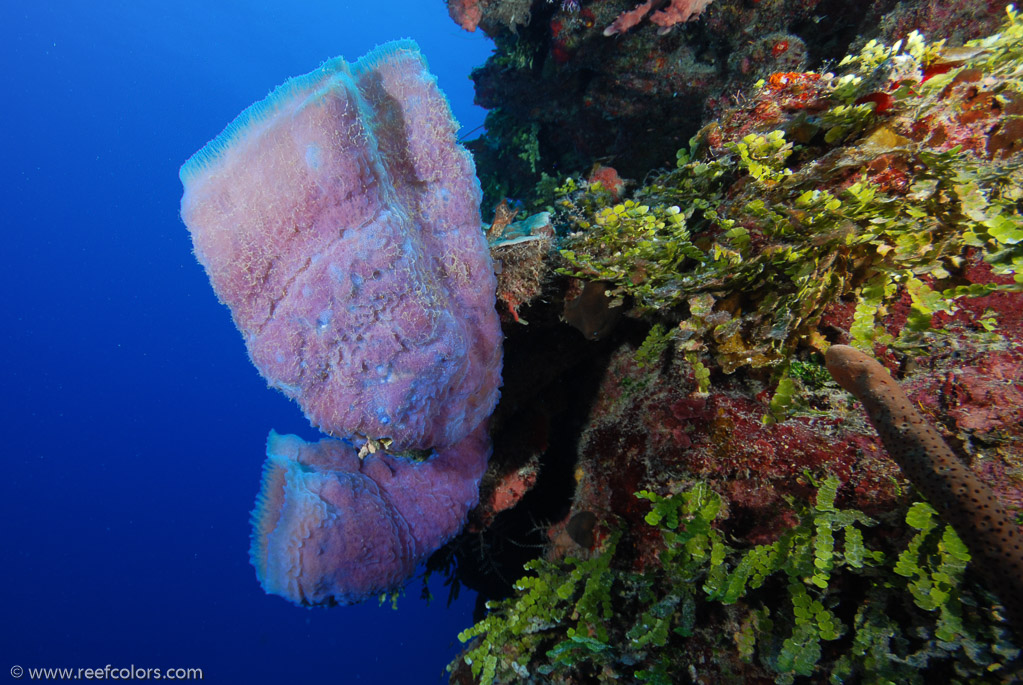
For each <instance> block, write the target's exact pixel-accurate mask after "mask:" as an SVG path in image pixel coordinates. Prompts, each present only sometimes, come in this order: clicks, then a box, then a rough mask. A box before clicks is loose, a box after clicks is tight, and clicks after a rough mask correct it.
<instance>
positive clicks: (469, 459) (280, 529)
mask: <svg viewBox="0 0 1023 685" xmlns="http://www.w3.org/2000/svg"><path fill="white" fill-rule="evenodd" d="M485 423H486V422H484V424H481V425H480V426H479V427H477V429H476V430H475V431H474V432H473V433H471V434H469V435H468V436H467V437H466V438H464V439H462V440H461V441H460V442H458V443H457V444H455V445H452V446H450V447H446V448H443V449H441V450H438V451H437V452H436V453H434V454H433V455H432V456H431V457H430V458H429V459H427V460H426V461H424V462H414V461H410V460H408V459H405V458H403V457H398V456H394V455H390V454H386V453H382V452H377V453H376V454H371V455H368V456H367V457H365V458H364V459H360V458H359V456H358V453H357V450H356V448H355V447H353V446H352V445H350V444H349V443H347V442H344V441H341V440H334V439H329V438H325V439H323V440H320V441H319V442H316V443H307V442H305V441H303V440H302V439H301V438H299V437H297V436H294V435H278V434H277V433H275V432H272V431H271V433H270V437H269V438H268V440H267V461H266V463H265V465H264V468H263V484H262V488H261V490H260V494H259V497H258V498H257V500H256V508H255V510H254V511H253V512H252V524H253V533H252V548H251V550H250V557H251V560H252V564H253V566H255V567H256V575H257V576H258V578H259V581H260V583H261V584H262V586H263V589H264V590H266V591H267V592H268V593H271V594H275V595H280V596H282V597H284V598H286V599H289V600H291V601H292V602H295V603H296V604H303V605H307V606H315V605H330V604H353V603H356V602H360V601H362V600H364V599H367V598H369V597H373V596H376V595H379V594H380V593H382V592H387V591H389V590H394V589H396V588H398V587H400V586H401V584H402V583H403V582H404V581H405V580H406V579H407V578H408V577H409V576H410V575H412V573H413V572H414V571H415V568H416V565H417V564H419V563H420V562H421V561H423V560H424V559H425V558H426V557H427V556H428V555H429V554H430V553H432V552H433V551H434V550H435V549H437V548H438V547H440V546H441V545H442V544H444V542H446V541H447V540H448V539H450V538H451V537H452V536H453V535H455V533H457V532H458V531H459V530H460V529H461V527H462V525H463V524H464V523H465V516H466V513H467V512H468V511H469V509H471V508H472V507H474V506H476V502H477V499H478V493H479V480H480V478H481V477H482V475H483V471H484V470H485V469H486V464H487V459H488V457H489V456H490V447H489V439H488V437H487V431H486V425H485Z"/></svg>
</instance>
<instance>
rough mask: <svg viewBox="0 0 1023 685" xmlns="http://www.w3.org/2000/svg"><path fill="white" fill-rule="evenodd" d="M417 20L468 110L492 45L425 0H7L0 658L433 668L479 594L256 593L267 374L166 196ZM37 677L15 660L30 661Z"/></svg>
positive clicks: (2, 128)
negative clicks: (253, 563) (311, 84)
mask: <svg viewBox="0 0 1023 685" xmlns="http://www.w3.org/2000/svg"><path fill="white" fill-rule="evenodd" d="M406 36H407V37H412V38H414V39H416V40H417V41H419V43H420V45H421V46H422V48H423V51H424V53H425V54H426V56H427V58H428V60H429V62H430V66H431V69H432V70H433V71H434V73H436V74H438V78H439V82H440V85H441V87H442V88H443V89H444V90H445V91H446V93H447V94H448V97H449V99H450V100H451V102H452V106H453V109H454V111H455V115H456V116H457V117H458V118H459V120H460V121H462V123H463V124H464V125H465V126H464V127H463V131H465V130H467V129H470V128H473V127H475V126H477V125H479V124H480V123H482V117H483V112H482V111H481V110H479V109H478V108H474V107H473V106H472V93H471V85H472V84H471V82H470V81H469V80H468V78H467V77H468V74H469V71H470V69H471V68H472V67H473V66H475V65H478V64H481V63H482V62H483V60H484V59H485V58H486V57H487V55H489V53H490V45H489V43H488V42H487V41H486V40H485V39H484V38H483V37H482V36H480V35H478V34H475V35H473V34H468V33H465V32H464V31H462V30H460V29H459V28H458V27H457V26H456V25H455V24H454V23H453V22H452V21H451V20H450V19H449V18H448V16H447V12H446V10H445V7H444V4H443V2H442V1H441V0H400V1H398V2H393V1H392V2H376V3H364V2H337V1H333V2H328V1H325V0H315V1H308V0H273V1H270V0H266V1H261V2H257V1H255V0H248V1H243V0H234V1H226V0H225V1H220V0H185V1H182V0H172V1H171V2H167V1H166V0H121V1H113V0H78V1H72V0H63V1H54V2H24V3H22V2H14V1H5V2H0V94H2V104H0V136H2V138H0V160H2V164H0V230H2V242H0V259H2V262H0V263H2V268H0V297H2V304H0V316H2V324H0V359H2V367H0V368H2V370H0V390H2V398H3V399H2V401H3V407H2V409H3V411H2V413H0V416H2V427H3V436H2V440H3V442H2V444H3V452H2V464H3V470H2V475H0V515H2V521H3V524H2V526H0V531H2V532H0V543H2V557H0V586H2V588H3V595H2V604H0V613H2V616H3V620H2V622H0V624H2V627H0V657H2V662H0V674H2V675H0V677H3V678H5V679H6V678H9V676H8V675H6V672H7V670H8V669H9V668H10V667H11V666H13V665H15V664H18V665H21V666H23V667H26V668H28V667H38V666H70V667H100V668H102V667H103V666H104V665H106V664H108V663H109V664H112V665H114V666H116V667H120V666H129V665H131V664H134V665H136V666H141V667H161V668H166V667H200V668H202V669H203V670H204V672H205V680H206V682H237V683H320V682H332V683H348V682H355V681H363V682H374V683H387V682H403V683H417V682H439V681H440V680H441V679H442V678H443V677H444V665H445V664H446V663H447V662H448V661H449V660H450V659H451V658H452V656H453V655H454V654H455V652H456V650H457V648H458V643H457V640H456V634H457V632H458V630H460V629H462V628H464V627H466V626H468V625H470V623H471V616H470V614H471V607H472V600H473V598H472V597H471V596H469V593H463V596H462V598H461V599H460V600H459V601H458V602H457V603H456V604H455V605H453V606H452V608H451V609H446V608H445V605H444V601H443V588H435V592H436V593H437V594H438V600H435V601H434V602H433V603H432V604H431V605H429V606H427V605H426V604H425V603H423V602H422V601H420V600H419V598H418V590H419V588H418V586H413V587H412V588H410V592H409V594H408V595H406V597H405V598H403V600H402V601H401V602H400V606H399V610H398V611H397V612H395V611H392V610H391V609H390V608H389V607H383V608H381V607H378V606H376V605H375V603H370V604H369V605H363V606H357V607H345V608H336V609H332V610H308V609H301V608H298V607H295V606H292V605H290V604H288V603H287V602H285V601H284V600H282V599H279V598H277V597H270V596H267V595H265V594H264V593H263V591H262V590H261V589H260V587H259V585H258V584H257V582H256V579H255V575H254V572H253V569H252V568H251V567H250V566H249V563H248V552H247V550H248V536H249V524H248V515H249V511H250V509H251V508H252V504H253V501H254V498H255V495H256V491H257V487H258V483H259V477H260V465H261V463H262V459H263V451H264V440H265V438H266V433H267V432H268V430H269V429H270V428H271V427H273V428H275V429H277V430H278V431H280V432H295V433H298V434H300V435H303V436H304V437H306V438H308V439H312V438H314V437H316V434H315V431H313V429H311V428H310V427H309V426H308V424H307V423H306V421H305V420H304V419H303V418H302V416H301V414H300V412H299V411H298V410H297V408H296V407H294V406H293V405H292V404H291V403H290V402H288V401H287V400H286V399H285V398H284V397H283V396H281V395H279V394H277V393H275V392H273V391H271V390H269V389H267V388H266V385H265V383H264V382H263V380H262V379H261V378H260V377H259V375H258V374H257V373H256V370H255V368H254V367H252V365H251V364H250V363H249V360H248V358H247V356H246V354H245V350H244V347H243V345H242V341H241V338H240V336H239V334H238V333H237V331H235V330H234V327H233V325H232V324H231V321H230V317H229V315H228V312H227V310H226V309H225V308H224V307H222V306H221V305H219V304H218V303H217V301H216V298H215V297H214V295H213V292H212V290H211V289H210V287H209V284H208V283H207V281H206V277H205V275H204V274H203V272H202V269H201V268H200V267H199V265H198V264H197V263H196V262H195V260H194V259H193V257H192V255H191V245H190V242H189V239H188V234H187V232H186V230H185V227H184V225H183V224H182V223H181V221H180V219H179V218H178V202H179V198H180V195H181V187H180V184H179V182H178V178H177V170H178V167H179V166H180V165H181V163H182V162H184V160H185V159H187V158H188V156H189V155H191V154H192V153H193V152H194V151H195V150H197V149H199V148H200V147H201V146H202V145H203V144H205V143H206V141H207V140H209V139H210V138H212V137H213V136H215V135H216V134H217V133H219V132H220V130H221V129H222V128H223V127H224V126H225V125H226V124H227V123H228V122H229V121H231V119H232V118H234V116H235V115H236V114H238V113H239V112H240V111H241V110H242V109H244V108H245V107H246V106H248V105H249V104H251V103H252V102H254V101H256V100H259V99H261V98H262V97H263V96H264V95H266V93H267V92H268V91H269V90H270V89H271V88H273V87H274V86H276V85H277V84H279V83H281V82H282V81H284V80H285V79H286V78H288V77H289V76H292V75H296V74H300V73H304V72H306V71H309V70H311V69H313V68H315V67H316V66H318V65H319V64H320V62H322V61H323V60H324V59H326V58H329V57H332V56H334V55H337V54H343V55H345V56H346V58H348V59H350V60H354V59H356V58H358V57H359V56H361V55H362V54H364V53H365V52H366V51H368V50H369V49H371V48H372V47H373V46H374V45H375V44H377V43H382V42H385V41H387V40H390V39H393V38H399V37H406ZM26 680H27V677H26Z"/></svg>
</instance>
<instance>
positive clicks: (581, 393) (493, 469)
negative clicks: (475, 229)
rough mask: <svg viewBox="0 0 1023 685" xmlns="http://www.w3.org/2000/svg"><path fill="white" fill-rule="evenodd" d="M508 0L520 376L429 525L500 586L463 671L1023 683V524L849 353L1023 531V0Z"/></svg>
mask: <svg viewBox="0 0 1023 685" xmlns="http://www.w3.org/2000/svg"><path fill="white" fill-rule="evenodd" d="M495 4H496V3H485V2H484V3H479V4H478V5H476V6H478V7H479V8H480V10H481V14H480V19H479V20H478V25H479V27H481V28H483V29H484V30H486V31H488V32H491V33H492V34H493V35H495V37H496V40H497V43H498V53H497V54H496V55H495V57H494V58H492V60H491V61H490V62H489V63H488V65H487V66H486V67H484V69H483V70H482V71H481V72H478V73H477V86H478V89H479V91H478V92H479V97H480V99H481V101H482V102H486V103H488V104H489V105H490V106H492V107H493V109H492V113H491V118H490V120H489V121H488V129H487V132H486V134H485V135H484V136H483V137H481V139H480V140H479V141H477V142H476V143H474V144H473V148H472V149H473V151H474V153H475V154H476V155H477V159H479V160H481V161H480V170H481V176H482V181H483V184H484V188H485V189H486V190H487V192H489V193H490V195H491V198H490V199H492V200H494V204H497V201H502V202H501V205H500V208H499V210H498V212H497V213H496V214H495V217H494V221H493V223H492V224H491V226H490V230H489V231H488V237H489V239H490V240H491V245H492V252H493V254H494V255H495V256H498V255H499V260H500V261H499V267H500V268H501V269H502V271H501V273H500V275H499V279H498V306H499V309H500V310H501V312H502V324H503V326H504V330H505V334H506V350H505V352H506V379H507V384H506V389H505V392H504V396H503V400H502V402H501V403H500V404H499V406H498V408H497V410H496V412H495V415H494V429H495V454H494V457H493V459H492V461H491V466H490V468H489V469H488V472H487V474H486V475H485V476H484V479H483V482H482V485H481V505H480V507H478V508H477V509H476V510H475V511H473V512H472V513H470V516H469V520H470V523H469V527H468V530H469V533H467V534H466V535H463V536H460V537H459V538H456V539H455V540H454V541H453V542H452V543H451V544H450V545H449V546H448V547H446V548H445V549H444V550H442V551H441V552H440V553H438V555H437V556H436V557H435V558H434V559H433V560H432V562H433V567H434V568H444V567H447V568H449V569H451V568H453V567H454V566H457V567H458V573H457V575H456V576H455V577H456V578H457V579H458V581H459V582H462V583H465V584H467V585H469V586H471V587H474V588H477V589H479V590H480V591H481V592H482V593H483V597H482V600H483V601H481V604H480V606H479V611H478V616H477V618H478V622H477V623H476V625H475V626H473V627H471V628H469V629H467V630H466V632H465V633H463V635H462V638H463V639H464V641H465V642H466V652H465V654H464V655H463V657H464V658H461V659H459V660H456V662H454V663H453V664H452V680H453V682H470V681H482V682H508V681H526V682H528V681H533V682H545V681H563V682H605V681H607V682H611V681H630V682H658V683H661V682H663V683H669V682H672V683H674V682H778V683H792V682H914V683H924V682H946V681H958V682H1017V681H1018V679H1019V677H1020V673H1021V672H1020V661H1019V657H1020V654H1021V652H1020V644H1021V627H1020V626H1019V624H1018V620H1016V619H1015V617H1014V615H1013V614H1011V613H1010V612H1009V611H1007V605H1012V603H1013V602H1014V601H1015V596H1014V594H1010V593H1016V592H1017V591H1016V590H1015V589H1014V588H1015V586H1016V584H1015V583H1014V582H1013V580H1012V579H1014V577H1015V576H1012V575H1007V574H1012V573H1015V571H1014V570H1013V569H1012V568H1011V563H1015V561H1014V560H1016V559H1017V558H1018V550H1007V553H1005V554H1002V553H1001V552H1003V551H1006V550H1000V549H998V542H997V540H996V541H995V542H992V543H990V544H987V545H984V546H983V548H982V547H973V548H972V549H973V551H972V552H971V545H972V544H974V543H976V541H975V540H969V541H968V543H967V541H964V540H963V539H961V538H960V536H959V535H957V533H956V530H955V526H952V525H949V524H950V523H959V524H961V523H962V522H963V521H973V522H976V520H977V517H975V516H973V514H971V513H970V512H969V511H954V510H951V509H949V506H953V505H954V501H955V498H954V497H953V498H951V499H950V498H948V497H937V496H935V493H934V492H930V491H928V490H927V488H924V489H923V490H922V491H919V492H918V491H917V489H916V487H915V486H914V484H913V480H912V479H907V477H906V474H905V473H904V472H903V471H902V469H901V468H900V465H899V462H898V460H896V459H892V458H891V457H892V455H890V454H889V452H888V449H887V448H886V446H885V444H884V442H883V441H882V439H881V437H879V435H878V433H877V431H876V430H875V429H874V428H873V427H872V425H871V423H870V417H869V416H868V415H867V414H866V413H865V412H864V410H863V408H862V406H861V405H860V404H859V403H858V402H856V401H855V399H854V398H853V397H852V396H850V395H849V394H848V393H847V392H845V390H843V389H842V387H841V386H839V385H838V384H837V383H835V381H834V379H833V378H832V377H831V375H830V374H829V373H828V371H827V369H826V368H825V355H826V353H827V351H828V349H829V348H831V347H832V346H835V345H849V346H852V347H855V348H856V349H857V350H859V351H860V353H862V354H865V355H869V356H871V357H874V358H875V359H876V360H877V362H878V363H879V364H881V365H883V366H884V367H885V368H886V369H887V370H888V372H889V373H890V374H891V375H892V376H893V377H894V378H895V379H896V380H897V381H898V384H899V386H901V388H902V389H903V390H904V391H905V393H906V396H907V397H908V398H909V403H911V404H912V405H913V406H914V407H915V408H916V411H917V412H919V414H920V417H921V419H920V421H921V422H922V423H926V424H927V425H928V426H931V427H932V428H933V430H934V432H935V434H937V435H940V442H942V443H947V448H948V452H943V454H944V457H943V458H946V459H954V460H955V462H954V463H955V464H956V465H957V470H958V471H959V472H961V473H962V474H967V475H969V478H963V479H961V480H963V481H964V482H966V481H970V482H973V480H972V479H976V481H977V482H982V483H983V484H984V486H985V487H986V488H989V489H990V496H988V495H984V496H979V497H978V499H979V500H980V501H981V503H982V504H983V505H984V506H989V505H990V506H992V507H994V508H997V509H998V510H999V511H1001V512H1002V513H1001V514H1000V515H999V516H1000V521H1001V522H1002V523H1003V524H1004V526H1005V528H1003V530H1009V529H1010V527H1013V528H1012V529H1013V530H1015V529H1019V530H1023V461H1021V458H1020V455H1021V454H1023V413H1021V412H1023V214H1021V209H1023V127H1021V126H1020V116H1021V115H1023V81H1021V79H1020V73H1019V69H1018V65H1019V63H1020V62H1021V60H1023V20H1021V18H1020V15H1019V14H1018V13H1016V12H1015V11H1011V10H1010V11H1007V10H1006V6H1005V3H998V4H995V3H992V4H987V3H972V2H960V3H952V4H942V5H939V4H937V3H917V4H912V5H911V4H909V3H891V2H888V3H874V4H870V5H868V6H866V7H863V6H859V7H856V8H855V10H854V8H853V6H852V5H850V4H848V3H786V2H767V1H766V0H761V1H760V2H745V3H734V2H728V1H727V0H716V1H715V2H713V3H711V4H709V5H707V6H706V7H705V8H704V9H703V11H702V13H701V14H700V16H699V17H698V18H697V20H696V21H693V22H685V23H682V22H679V23H676V24H674V25H672V26H671V27H668V28H670V30H669V31H666V32H664V31H660V29H662V28H664V27H659V26H657V25H656V24H654V23H653V22H652V21H650V20H649V19H648V18H647V15H650V14H652V13H653V12H654V11H656V10H658V9H663V8H664V7H667V3H664V2H661V3H643V4H642V5H641V4H639V3H634V2H621V3H615V2H589V3H587V2H582V3H578V4H576V3H568V2H563V3H546V2H537V3H533V4H532V6H531V13H530V22H529V23H516V24H514V25H509V24H507V23H505V22H502V21H497V20H494V21H488V17H490V18H491V19H493V18H496V17H497V15H496V14H493V15H491V14H488V12H489V11H490V8H492V7H494V5H495ZM637 10H642V12H640V14H641V15H642V16H640V17H639V20H638V21H636V22H635V23H634V24H633V25H631V26H629V27H624V28H622V24H618V25H617V27H618V28H615V29H614V30H611V31H607V29H608V28H609V27H612V26H614V22H616V21H617V19H618V17H620V16H621V14H622V13H623V12H633V11H637ZM854 11H855V15H853V14H851V13H852V12H854ZM637 16H639V15H637ZM966 17H969V21H966V20H965V18H966ZM541 21H542V22H544V24H543V25H538V22H541ZM629 21H630V22H631V19H630V20H629ZM619 29H620V30H619ZM917 29H919V30H920V32H922V33H923V34H924V35H921V33H920V32H917V31H916V30H917ZM928 31H929V32H932V34H933V35H930V36H928V35H927V32H928ZM605 32H607V33H610V34H611V35H604V33H605ZM939 38H947V40H944V41H942V40H938V39H939ZM971 39H973V40H971ZM573 41H575V42H573ZM600 41H609V42H605V43H601V42H600ZM633 49H635V51H633ZM665 50H670V51H674V53H673V54H677V55H686V56H687V57H686V59H687V60H689V61H687V62H685V63H684V64H683V62H681V61H679V60H677V59H676V60H674V61H672V59H665V61H663V62H659V63H654V62H649V63H648V62H643V61H642V60H643V59H650V60H653V59H654V58H656V57H666V56H665V55H664V52H663V51H665ZM700 50H703V51H706V52H699V51H700ZM694 51H696V52H694ZM697 53H698V54H710V55H713V56H714V59H713V60H711V61H708V62H707V63H706V64H704V65H701V64H698V63H695V62H698V60H696V59H695V57H694V55H695V54H697ZM793 57H796V58H797V59H793V61H786V60H787V59H790V58H793ZM637 65H642V66H643V68H646V69H648V71H647V72H642V71H641V70H640V69H639V68H638V67H637ZM654 65H656V70H655V69H654V68H653V67H654ZM674 69H677V70H678V72H677V74H676V73H675V72H673V71H672V70H674ZM644 74H645V76H644ZM704 74H706V80H701V79H702V78H703V76H702V75H704ZM648 84H649V87H647V85H648ZM669 86H670V90H669ZM687 89H688V90H687ZM669 93H670V94H669ZM516 211H518V212H519V214H516ZM530 214H531V215H530ZM836 349H841V348H836ZM895 456H899V455H895ZM949 463H953V462H949ZM939 494H940V493H939ZM928 497H934V499H935V501H934V502H932V504H934V505H935V506H934V507H931V506H930V504H928V503H927V502H926V501H925V500H926V499H927V498H928ZM950 502H952V503H953V505H950ZM980 519H981V520H983V515H981V516H980ZM980 525H982V524H980ZM960 530H961V532H962V531H967V530H968V529H967V528H966V527H964V526H962V525H960ZM1017 533H1018V531H1017ZM965 535H966V534H965V533H964V536H965ZM994 537H995V538H998V537H999V536H994ZM1002 537H1004V538H1005V539H1006V540H1007V541H1008V542H1007V543H1006V544H1010V545H1011V544H1015V543H1014V542H1013V541H1014V540H1016V539H1018V534H1011V535H1006V536H1002ZM992 560H995V561H992ZM998 560H1001V561H1002V562H1004V561H1005V560H1008V563H1009V564H1010V566H1007V568H1003V569H998V570H993V569H985V570H984V572H978V570H977V569H976V567H975V565H976V564H978V563H980V564H992V563H1001V562H999V561H998ZM524 561H525V563H523V562H524ZM456 562H457V563H456ZM989 570H990V571H992V572H988V571H989ZM999 579H1001V580H1002V581H1005V582H999ZM1006 579H1009V580H1008V581H1006ZM1000 595H1002V596H1000Z"/></svg>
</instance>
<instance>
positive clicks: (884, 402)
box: [826, 345, 1023, 635]
mask: <svg viewBox="0 0 1023 685" xmlns="http://www.w3.org/2000/svg"><path fill="white" fill-rule="evenodd" d="M826 360H827V367H828V371H829V372H831V375H832V377H833V378H834V379H835V380H836V381H837V382H838V384H839V385H841V386H842V387H843V388H845V389H846V390H848V391H849V392H851V393H852V394H853V395H855V396H856V398H857V399H858V400H860V402H862V403H863V406H864V407H865V408H866V410H867V416H868V417H869V418H870V422H871V423H872V424H873V425H874V428H875V429H877V433H878V435H879V436H880V437H881V442H883V443H884V446H885V449H887V450H888V454H889V456H891V458H892V459H894V460H895V461H896V463H898V465H899V467H900V468H901V469H902V472H903V473H904V474H906V477H907V478H908V479H909V480H910V482H912V483H913V485H914V486H915V487H916V488H917V490H919V491H920V493H921V494H922V495H923V496H924V497H926V498H927V500H928V501H929V502H930V503H931V504H932V505H933V506H934V507H936V508H937V510H938V511H939V512H940V513H941V516H942V518H943V519H945V520H946V521H948V522H949V523H951V524H952V527H953V528H955V530H956V532H957V533H958V534H959V537H960V538H961V539H962V540H963V541H964V542H965V543H966V546H967V547H968V548H969V550H970V553H971V554H972V555H973V558H974V566H973V568H974V569H975V570H976V571H977V572H978V573H980V574H981V575H982V576H983V577H984V579H985V581H987V583H988V585H989V586H990V587H991V589H992V590H994V591H995V593H996V594H997V595H998V597H999V599H1001V600H1002V601H1003V602H1004V603H1005V606H1006V608H1007V609H1008V610H1009V615H1010V617H1011V619H1012V621H1013V623H1014V625H1015V629H1016V632H1017V634H1020V635H1023V535H1020V532H1019V527H1018V526H1017V525H1016V522H1015V521H1013V520H1012V519H1011V518H1010V517H1009V516H1008V514H1006V513H1005V511H1004V510H1003V509H1002V507H1001V506H1000V505H999V503H998V498H997V497H995V494H994V493H993V492H992V491H991V488H989V487H988V486H987V485H986V484H985V483H984V481H982V480H981V479H980V478H978V477H977V475H976V474H975V473H974V472H973V471H971V470H970V469H969V468H967V467H966V466H964V465H963V463H962V462H961V461H960V460H959V458H958V457H956V455H955V453H954V452H953V451H952V450H951V449H950V448H949V446H948V445H947V444H946V443H945V441H944V440H942V439H941V435H940V434H938V432H937V431H936V430H934V428H932V427H931V426H930V425H929V424H928V423H927V422H926V421H924V419H923V417H921V416H920V414H919V412H917V411H916V409H914V408H913V403H912V402H910V400H909V398H908V397H906V393H905V392H903V391H902V388H900V387H899V385H898V383H896V382H895V380H894V379H893V378H892V377H891V375H890V374H889V373H888V372H887V370H885V368H884V367H883V366H881V365H880V364H879V363H877V361H876V360H874V359H872V358H870V357H868V356H867V355H866V354H864V353H863V352H860V351H859V350H857V349H856V348H854V347H849V346H848V345H832V346H831V347H830V348H828V351H827V354H826Z"/></svg>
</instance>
